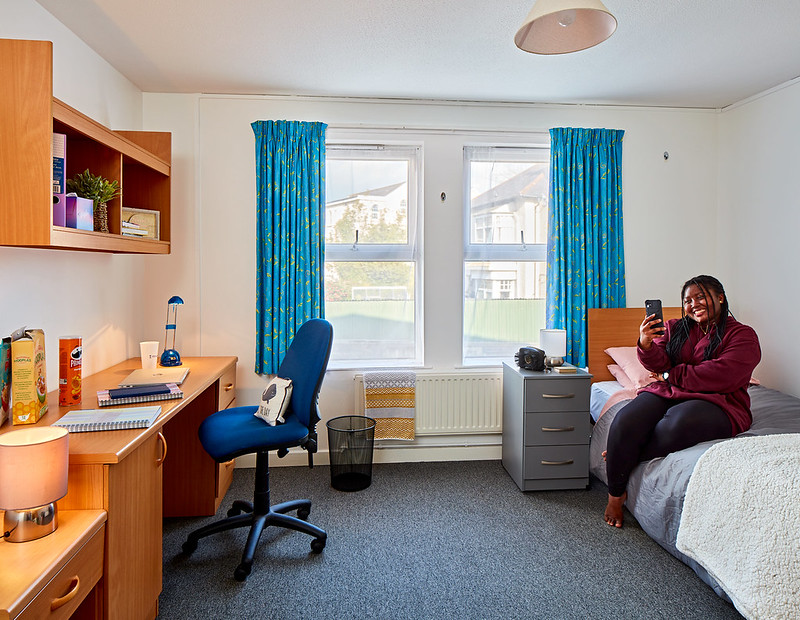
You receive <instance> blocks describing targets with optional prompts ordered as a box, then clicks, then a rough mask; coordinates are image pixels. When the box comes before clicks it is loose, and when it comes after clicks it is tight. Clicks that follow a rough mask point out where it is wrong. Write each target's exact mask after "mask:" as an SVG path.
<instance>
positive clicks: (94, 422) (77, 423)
mask: <svg viewBox="0 0 800 620" xmlns="http://www.w3.org/2000/svg"><path fill="white" fill-rule="evenodd" d="M159 415H161V405H151V406H148V407H128V408H126V409H76V410H75V411H70V412H69V413H67V414H65V415H64V416H62V417H61V418H60V419H59V420H57V421H55V422H53V426H60V427H62V428H66V429H67V430H68V431H69V432H70V433H85V432H89V431H114V430H125V429H129V428H147V427H148V426H150V425H151V424H152V423H153V422H155V421H156V418H158V416H159Z"/></svg>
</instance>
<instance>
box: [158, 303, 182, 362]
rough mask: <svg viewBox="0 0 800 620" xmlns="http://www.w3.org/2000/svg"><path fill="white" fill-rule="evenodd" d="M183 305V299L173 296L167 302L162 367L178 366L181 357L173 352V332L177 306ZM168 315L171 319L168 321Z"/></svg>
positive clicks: (176, 326) (175, 329)
mask: <svg viewBox="0 0 800 620" xmlns="http://www.w3.org/2000/svg"><path fill="white" fill-rule="evenodd" d="M182 305H183V299H181V298H180V297H178V296H177V295H173V296H172V297H170V298H169V301H168V302H167V331H166V334H165V335H164V352H163V353H162V354H161V365H162V366H180V365H181V355H180V353H178V352H177V351H176V350H175V332H176V331H177V330H178V306H182ZM170 315H171V316H172V319H170ZM170 332H172V348H170V349H168V348H167V347H168V346H169V333H170Z"/></svg>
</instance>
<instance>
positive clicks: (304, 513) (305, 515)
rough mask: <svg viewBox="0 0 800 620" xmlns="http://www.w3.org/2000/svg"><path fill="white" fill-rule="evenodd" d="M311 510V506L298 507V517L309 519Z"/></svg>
mask: <svg viewBox="0 0 800 620" xmlns="http://www.w3.org/2000/svg"><path fill="white" fill-rule="evenodd" d="M310 512H311V509H310V508H298V509H297V518H298V519H302V520H303V521H305V520H307V519H308V515H309V513H310Z"/></svg>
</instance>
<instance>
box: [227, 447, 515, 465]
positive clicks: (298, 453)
mask: <svg viewBox="0 0 800 620" xmlns="http://www.w3.org/2000/svg"><path fill="white" fill-rule="evenodd" d="M410 447H411V446H397V447H395V446H392V447H385V448H384V447H380V448H375V449H374V450H373V451H372V462H373V464H375V463H419V462H433V461H499V460H500V459H501V458H502V457H503V446H502V445H501V444H499V443H498V444H495V445H481V446H464V445H461V446H459V445H452V446H435V447H434V446H415V447H414V448H413V449H409V448H410ZM314 464H315V465H330V458H329V456H328V451H327V450H320V451H319V452H317V453H316V454H315V455H314ZM269 465H270V467H299V466H308V455H307V454H306V452H305V451H304V450H300V449H297V450H295V449H292V450H290V451H289V454H287V455H286V456H285V457H283V458H282V459H279V458H278V457H277V455H276V454H275V453H274V452H273V453H271V454H270V456H269ZM255 466H256V455H255V454H245V455H244V456H240V457H238V458H237V459H236V468H237V469H238V468H246V467H255Z"/></svg>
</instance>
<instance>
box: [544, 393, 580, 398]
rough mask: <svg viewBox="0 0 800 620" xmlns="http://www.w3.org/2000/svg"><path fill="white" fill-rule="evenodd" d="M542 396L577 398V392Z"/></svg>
mask: <svg viewBox="0 0 800 620" xmlns="http://www.w3.org/2000/svg"><path fill="white" fill-rule="evenodd" d="M542 398H575V394H542Z"/></svg>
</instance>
